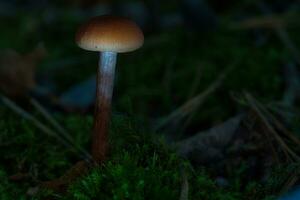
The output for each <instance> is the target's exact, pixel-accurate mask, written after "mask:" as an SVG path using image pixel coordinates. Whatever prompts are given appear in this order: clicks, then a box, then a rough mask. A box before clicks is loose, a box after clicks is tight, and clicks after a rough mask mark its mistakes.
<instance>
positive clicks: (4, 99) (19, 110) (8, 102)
mask: <svg viewBox="0 0 300 200" xmlns="http://www.w3.org/2000/svg"><path fill="white" fill-rule="evenodd" d="M0 98H1V100H2V102H3V103H4V104H5V105H6V106H7V107H8V108H10V109H11V110H12V111H14V112H15V113H16V114H18V115H20V116H22V117H23V118H24V119H26V120H28V121H31V122H33V124H34V125H35V126H36V127H37V128H39V129H40V130H41V131H43V132H44V133H46V134H47V135H49V136H53V137H55V138H56V139H57V140H59V141H60V142H61V143H62V144H64V145H65V146H67V147H70V145H69V144H68V143H67V142H66V141H65V140H64V139H63V138H62V137H60V136H59V134H57V133H55V132H54V131H52V130H51V129H49V128H48V127H46V126H45V125H44V124H42V123H41V122H40V121H39V120H37V119H36V118H35V117H34V116H32V115H31V114H29V113H28V112H26V111H25V110H23V109H22V108H20V107H19V106H17V105H16V104H15V103H14V102H13V101H11V100H10V99H8V98H7V97H5V96H3V95H1V96H0Z"/></svg>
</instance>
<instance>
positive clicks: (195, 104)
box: [155, 63, 236, 130]
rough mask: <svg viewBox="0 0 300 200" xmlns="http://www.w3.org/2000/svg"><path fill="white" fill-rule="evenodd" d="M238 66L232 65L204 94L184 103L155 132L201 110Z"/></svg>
mask: <svg viewBox="0 0 300 200" xmlns="http://www.w3.org/2000/svg"><path fill="white" fill-rule="evenodd" d="M235 66H236V63H234V64H233V65H230V66H229V67H227V68H226V69H225V70H224V71H223V72H222V73H221V74H220V76H219V77H218V78H217V79H216V80H215V81H214V82H213V83H212V84H211V85H210V86H209V87H208V88H207V89H206V90H205V91H203V92H202V93H200V94H198V95H197V96H195V97H194V98H192V99H190V100H188V101H187V102H186V103H184V104H183V105H182V106H180V107H179V108H177V109H176V110H175V111H173V112H172V113H171V114H170V115H168V116H167V117H165V118H164V119H163V121H162V122H160V123H159V124H158V125H157V126H156V128H155V130H159V129H161V128H163V127H164V126H165V125H167V124H168V123H170V122H172V121H180V120H181V119H183V118H184V117H186V116H188V115H189V114H191V113H193V112H194V111H195V110H196V109H198V108H199V106H200V105H202V104H203V102H204V101H205V100H206V99H207V97H208V96H209V95H211V94H212V93H213V92H214V91H215V90H216V89H217V88H219V87H220V86H221V84H222V82H223V81H224V79H225V78H226V77H227V75H228V73H229V72H230V71H231V70H233V69H234V67H235Z"/></svg>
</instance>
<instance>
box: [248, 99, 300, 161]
mask: <svg viewBox="0 0 300 200" xmlns="http://www.w3.org/2000/svg"><path fill="white" fill-rule="evenodd" d="M245 96H246V98H247V100H248V102H249V104H250V105H251V107H252V108H253V109H254V111H255V112H256V113H257V115H258V116H259V117H260V118H261V120H262V121H263V122H264V124H265V126H266V127H267V128H268V129H269V131H270V133H272V134H273V136H274V138H275V139H276V140H277V142H278V143H279V145H280V146H281V147H282V150H283V151H284V152H286V151H287V153H289V154H290V155H291V156H292V157H293V158H294V159H295V160H297V161H298V160H299V157H298V155H297V154H295V153H294V152H293V151H292V150H291V149H290V148H289V146H288V145H287V144H286V143H285V142H284V141H283V140H282V139H281V138H280V137H279V135H278V134H277V132H276V130H275V129H274V128H273V126H272V125H271V124H270V123H269V121H268V120H267V119H266V117H265V116H264V115H263V113H262V112H261V111H260V110H259V108H258V107H257V103H256V100H255V99H254V98H253V97H252V96H251V95H250V94H249V93H246V94H245ZM286 155H288V154H286ZM287 157H289V156H287Z"/></svg>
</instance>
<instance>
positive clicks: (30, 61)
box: [0, 0, 300, 199]
mask: <svg viewBox="0 0 300 200" xmlns="http://www.w3.org/2000/svg"><path fill="white" fill-rule="evenodd" d="M299 10H300V2H299V1H298V0H285V1H282V0H270V1H267V0H266V1H262V0H251V1H250V0H239V1H238V0H228V1H221V0H211V1H205V0H178V1H171V0H164V1H159V0H143V1H135V0H116V1H110V0H67V1H58V0H52V1H50V0H10V1H5V0H1V1H0V20H1V31H0V90H1V99H2V104H1V105H0V106H1V108H0V152H1V156H0V172H1V173H0V177H2V179H3V180H7V181H6V182H5V183H4V182H3V188H2V189H3V190H5V191H10V192H8V194H7V196H6V197H5V198H8V199H9V198H11V196H9V195H10V194H12V193H14V194H15V195H17V196H18V195H21V194H22V195H23V194H26V195H28V194H29V196H30V195H31V196H32V195H35V194H36V190H35V189H36V187H35V186H36V185H37V183H40V182H41V181H44V180H50V179H54V178H56V177H58V176H59V175H61V174H62V172H63V171H65V170H66V169H68V168H69V167H70V166H72V163H73V164H74V162H76V160H78V156H77V155H78V151H79V152H81V153H82V152H83V151H89V143H90V133H89V130H90V129H91V125H92V115H93V104H94V98H95V90H96V79H95V77H96V72H97V62H98V54H97V53H95V52H88V51H84V50H82V49H80V48H79V47H78V46H77V45H76V43H75V41H74V39H75V33H76V31H77V29H78V27H79V26H80V25H81V24H83V23H84V22H86V21H87V20H88V19H90V18H91V17H93V16H98V15H104V14H112V15H118V16H124V17H127V18H130V19H132V20H133V21H135V22H136V23H137V24H138V25H139V26H140V27H141V28H142V30H143V31H144V34H145V43H144V46H143V47H142V48H141V49H139V50H137V51H135V52H132V53H125V54H119V55H118V62H117V73H116V79H115V88H114V97H113V122H112V132H114V131H116V132H120V134H122V133H123V132H124V133H127V132H129V133H130V132H132V131H131V128H132V127H131V125H130V124H131V122H130V123H129V122H127V120H129V121H132V120H133V121H134V124H135V123H136V124H138V125H137V126H138V127H139V128H141V129H143V130H147V131H146V132H152V133H155V134H154V135H155V136H157V137H159V138H160V137H163V138H164V139H165V141H166V143H167V144H170V145H173V144H176V145H177V146H179V148H177V149H179V150H176V151H177V152H179V155H182V156H183V157H184V158H187V159H188V160H189V161H190V162H191V163H192V165H194V166H198V167H199V166H201V167H203V166H204V167H208V169H209V170H210V173H209V174H210V175H209V176H211V178H212V180H214V182H215V183H216V184H217V187H221V188H222V190H224V188H225V190H226V189H227V188H228V187H229V186H228V185H230V182H231V180H232V177H233V176H234V177H235V178H236V177H237V176H238V178H237V179H238V180H239V184H240V185H242V186H241V187H238V188H235V190H236V191H239V192H241V193H243V192H245V191H246V189H245V188H247V187H246V186H247V184H248V183H249V182H253V181H258V183H266V182H268V181H267V180H270V176H271V175H270V174H272V173H271V171H272V170H271V169H273V167H274V166H276V165H277V164H278V163H280V164H282V165H283V166H282V168H281V169H283V171H280V173H278V174H279V175H284V174H289V175H286V176H284V177H281V178H282V180H281V179H280V178H278V180H279V179H280V180H281V181H277V182H276V181H273V183H274V182H276V184H277V185H276V186H274V185H272V187H270V188H271V189H270V188H268V189H269V190H267V189H266V188H264V189H266V190H267V191H268V192H265V193H263V194H261V193H259V194H257V197H252V198H249V199H264V198H265V197H266V196H268V195H271V196H272V195H274V196H279V195H281V194H283V193H286V192H287V191H289V189H291V188H293V186H295V185H297V183H299V180H298V176H299V169H300V168H299V166H298V164H299V160H298V151H299V144H300V143H299V141H298V136H299V131H300V123H299V119H300V114H299V103H300V101H299V99H300V51H299V46H300V37H299V35H300V29H299V28H300V26H299V25H300V24H299V16H300V14H299V13H300V12H299ZM44 118H45V119H44ZM53 120H54V121H55V122H54V123H53ZM128 123H129V127H130V128H128V126H127V125H128ZM46 124H50V125H51V124H52V126H54V127H56V129H58V131H57V132H58V133H59V132H60V133H62V135H64V133H66V132H69V133H70V134H69V135H71V138H72V140H74V141H75V142H74V144H73V146H72V145H71V147H72V148H67V149H66V148H65V147H64V144H61V142H58V141H61V140H62V143H64V139H62V138H60V136H57V135H56V132H55V131H54V132H53V131H52V130H50V129H49V128H48V127H47V126H46ZM124 124H126V125H124ZM65 129H66V130H67V131H66V130H65ZM82 130H84V131H82ZM42 132H45V133H46V134H43V133H42ZM203 132H204V133H206V134H207V133H208V135H210V136H212V138H213V139H211V138H210V139H207V138H205V136H203V134H201V133H203ZM250 133H251V134H250ZM200 135H201V136H200ZM249 135H251V136H249ZM64 137H65V136H64ZM199 137H200V139H199ZM202 137H204V139H203V138H202ZM267 138H271V139H267ZM203 141H205V142H204V144H203ZM195 144H196V145H195ZM69 145H70V144H69ZM125 146H128V145H125ZM199 146H200V147H199ZM80 148H83V149H85V150H82V149H80ZM203 151H204V153H203ZM216 162H217V163H218V164H216ZM241 166H242V167H241ZM226 167H227V168H228V169H226V170H225V168H226ZM237 168H238V169H241V171H238V172H237V170H235V169H237ZM285 170H286V171H285ZM287 171H288V172H287ZM233 174H234V175H233ZM278 174H277V175H278ZM12 175H16V176H15V177H12V178H13V180H14V178H15V179H17V181H16V182H18V181H19V179H21V180H23V179H25V180H26V181H27V182H26V181H25V183H22V184H23V185H21V186H18V187H19V188H20V189H18V191H17V192H16V191H15V189H14V188H15V185H14V184H15V183H11V182H12V181H11V176H12ZM23 176H25V178H24V177H23ZM271 177H272V176H271ZM291 179H292V180H291ZM28 180H29V181H28ZM234 180H235V179H234ZM272 180H273V179H272ZM276 180H277V179H276ZM14 181H15V180H14ZM0 183H1V182H0ZM236 184H238V183H236ZM269 186H270V185H269ZM249 187H250V186H249ZM258 187H259V186H256V185H255V186H253V188H255V189H253V188H252V190H250V191H251V192H249V191H248V192H249V193H252V194H253V193H254V192H253V191H254V190H255V191H256V190H258V189H257V188H258ZM0 188H1V186H0ZM28 188H29V189H28ZM231 189H232V188H231ZM231 189H228V190H231ZM235 190H234V191H235ZM0 191H1V190H0ZM231 191H232V190H231ZM264 191H265V190H264ZM244 194H245V193H243V195H244ZM0 197H1V195H0ZM198 197H199V196H198ZM200 197H202V198H203V199H213V198H212V197H203V196H201V195H200ZM3 199H4V197H3ZM120 199H122V198H120ZM129 199H130V198H129ZM217 199H218V198H217ZM233 199H234V198H233ZM237 199H241V198H239V197H238V198H237ZM245 199H246V198H245Z"/></svg>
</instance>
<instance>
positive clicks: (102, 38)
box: [76, 15, 144, 53]
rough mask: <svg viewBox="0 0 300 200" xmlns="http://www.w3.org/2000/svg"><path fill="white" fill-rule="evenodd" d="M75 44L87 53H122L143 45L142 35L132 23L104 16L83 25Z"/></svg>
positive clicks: (124, 19)
mask: <svg viewBox="0 0 300 200" xmlns="http://www.w3.org/2000/svg"><path fill="white" fill-rule="evenodd" d="M76 43H77V44H78V46H79V47H81V48H82V49H85V50H89V51H102V52H103V51H111V52H117V53H122V52H130V51H134V50H136V49H138V48H140V47H141V46H142V45H143V43H144V35H143V32H142V31H141V29H140V28H139V27H138V26H137V25H136V24H135V23H134V22H132V21H130V20H128V19H126V18H121V17H116V16H109V15H105V16H99V17H94V18H92V19H91V20H89V21H88V22H87V23H85V24H83V25H82V26H81V27H80V28H79V30H78V32H77V34H76Z"/></svg>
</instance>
